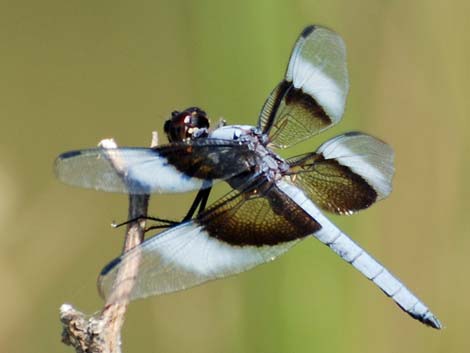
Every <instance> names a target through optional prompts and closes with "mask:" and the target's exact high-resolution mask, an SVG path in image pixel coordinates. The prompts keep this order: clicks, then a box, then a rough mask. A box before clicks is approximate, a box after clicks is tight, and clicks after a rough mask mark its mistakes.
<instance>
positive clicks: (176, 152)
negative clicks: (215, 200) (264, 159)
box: [156, 139, 257, 179]
mask: <svg viewBox="0 0 470 353" xmlns="http://www.w3.org/2000/svg"><path fill="white" fill-rule="evenodd" d="M156 151H158V153H159V155H161V156H163V157H165V158H166V159H167V160H168V163H169V164H171V165H173V166H174V167H175V168H176V169H178V171H180V172H182V173H184V174H185V175H187V176H189V177H196V178H199V179H228V178H230V177H233V176H235V175H238V174H240V173H243V172H247V171H250V170H251V169H252V168H253V166H255V165H256V163H257V156H256V154H255V153H254V152H253V151H251V150H250V149H249V148H248V147H247V146H246V145H244V144H240V143H239V142H236V141H230V140H217V139H202V140H196V141H191V142H184V143H173V144H170V145H166V146H161V147H157V148H156Z"/></svg>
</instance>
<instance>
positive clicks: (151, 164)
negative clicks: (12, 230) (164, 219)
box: [54, 139, 255, 194]
mask: <svg viewBox="0 0 470 353" xmlns="http://www.w3.org/2000/svg"><path fill="white" fill-rule="evenodd" d="M254 158H255V155H254V154H253V153H252V152H251V151H249V150H248V148H247V147H246V146H245V145H242V144H240V143H235V142H233V141H222V140H214V139H204V140H197V141H192V142H189V143H175V144H170V145H166V146H159V147H156V148H132V147H129V148H126V147H124V148H114V149H103V148H94V149H87V150H78V151H71V152H66V153H63V154H61V155H60V156H59V157H58V158H57V159H56V161H55V166H54V169H55V173H56V175H57V177H58V178H59V179H60V180H61V181H63V182H64V183H66V184H70V185H74V186H80V187H84V188H90V189H96V190H103V191H110V192H123V193H132V194H150V193H177V192H186V191H191V190H197V189H200V188H203V187H205V185H208V184H207V183H206V184H204V183H203V182H204V181H205V180H210V181H214V182H216V181H218V180H225V179H228V178H230V177H233V176H234V175H237V174H239V173H243V172H245V171H247V170H249V168H250V164H251V163H254V162H255V159H254ZM203 184H204V185H203Z"/></svg>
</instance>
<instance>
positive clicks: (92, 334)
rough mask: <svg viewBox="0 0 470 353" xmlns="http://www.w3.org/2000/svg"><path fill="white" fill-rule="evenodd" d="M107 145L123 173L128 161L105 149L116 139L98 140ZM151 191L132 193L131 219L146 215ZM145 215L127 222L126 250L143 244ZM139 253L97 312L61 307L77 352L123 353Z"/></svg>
mask: <svg viewBox="0 0 470 353" xmlns="http://www.w3.org/2000/svg"><path fill="white" fill-rule="evenodd" d="M99 145H100V146H101V147H103V149H104V153H105V156H106V158H108V159H109V161H110V163H111V164H112V165H113V167H114V169H116V172H117V173H118V174H119V175H122V176H124V171H125V164H124V161H123V160H121V159H120V158H119V155H118V154H116V153H106V149H113V148H116V147H117V145H116V143H115V142H114V141H113V140H103V141H101V142H100V144H99ZM157 145H158V135H157V133H156V132H153V133H152V143H151V147H155V146H157ZM148 201H149V195H129V212H128V219H136V218H137V217H145V216H147V208H148ZM144 230H145V219H144V218H142V219H141V220H137V221H135V222H132V223H130V224H129V225H128V226H127V230H126V235H125V240H124V246H123V253H125V252H126V251H129V250H131V249H133V248H134V247H136V246H137V245H139V244H141V243H142V242H143V240H144V233H145V232H144ZM139 264H140V256H134V257H133V261H130V262H129V261H128V262H126V264H125V265H124V266H123V267H122V268H121V269H120V270H119V272H118V274H117V276H116V279H115V282H114V284H113V289H112V291H111V293H110V295H109V296H108V298H107V300H106V303H105V305H104V307H103V309H102V311H101V313H100V314H99V315H98V316H92V317H90V318H88V319H87V318H86V316H85V315H84V314H83V313H81V312H79V311H77V310H75V309H74V308H73V307H72V306H71V305H68V304H64V305H62V306H61V308H60V318H61V321H62V324H63V332H62V341H63V342H64V343H65V344H68V345H71V346H73V347H74V348H75V350H76V352H77V353H98V352H99V353H121V328H122V326H123V324H124V319H125V313H126V309H127V305H128V304H129V297H130V293H131V292H132V289H133V287H134V283H135V278H136V276H137V274H138V269H139Z"/></svg>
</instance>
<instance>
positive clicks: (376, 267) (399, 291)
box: [314, 222, 442, 329]
mask: <svg viewBox="0 0 470 353" xmlns="http://www.w3.org/2000/svg"><path fill="white" fill-rule="evenodd" d="M322 225H323V228H322V229H321V230H320V231H318V232H317V233H316V234H314V237H315V238H317V239H318V240H320V241H321V242H322V243H324V244H325V245H327V246H328V247H329V248H330V249H331V250H333V251H334V252H335V253H336V254H338V255H339V256H340V257H341V258H342V259H343V260H345V261H346V262H348V263H349V264H351V265H352V266H353V267H354V268H355V269H356V270H358V271H359V272H361V273H362V274H363V275H364V276H366V277H367V278H368V279H370V280H371V281H372V282H373V283H374V284H375V285H377V286H378V287H379V288H380V289H381V290H382V291H383V292H384V293H385V294H386V295H387V296H388V297H390V298H392V299H393V301H395V303H396V304H397V305H398V306H399V307H400V308H401V309H402V310H403V311H405V312H406V313H407V314H409V315H410V316H411V317H413V318H414V319H416V320H419V321H421V322H422V323H423V324H425V325H427V326H430V327H433V328H435V329H441V328H442V324H441V322H440V321H439V319H438V318H437V317H436V316H435V315H434V314H433V313H432V312H431V311H430V310H429V308H428V307H427V306H426V305H425V304H424V303H423V302H422V301H421V300H420V299H418V298H417V297H416V296H415V295H414V294H413V293H412V292H411V291H410V290H409V289H408V288H406V286H405V285H404V284H403V283H402V282H401V281H400V280H399V279H398V278H396V277H395V276H394V275H393V274H391V273H390V272H389V271H388V270H387V269H386V268H385V267H384V266H383V265H381V264H380V263H379V262H378V261H377V260H375V259H374V258H373V257H372V256H371V255H369V254H368V253H367V252H366V251H365V250H364V249H362V248H361V247H360V246H359V245H358V244H356V243H355V242H354V241H353V240H351V239H350V238H349V237H348V236H347V235H346V234H344V233H343V232H342V231H341V230H339V229H338V228H336V227H335V226H334V225H333V224H332V223H331V222H328V223H325V222H322Z"/></svg>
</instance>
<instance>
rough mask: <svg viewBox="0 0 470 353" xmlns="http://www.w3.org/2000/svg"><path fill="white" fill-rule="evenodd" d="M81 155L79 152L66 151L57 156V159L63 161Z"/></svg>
mask: <svg viewBox="0 0 470 353" xmlns="http://www.w3.org/2000/svg"><path fill="white" fill-rule="evenodd" d="M81 154H82V151H79V150H75V151H67V152H64V153H61V154H60V155H59V157H57V159H58V160H61V159H62V160H63V159H69V158H73V157H76V156H79V155H81Z"/></svg>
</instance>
